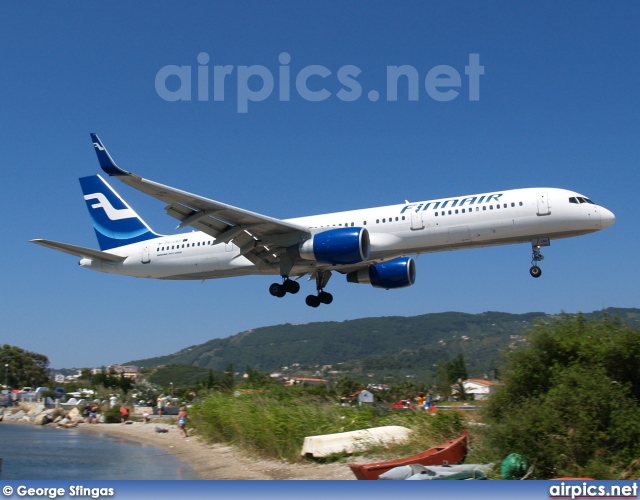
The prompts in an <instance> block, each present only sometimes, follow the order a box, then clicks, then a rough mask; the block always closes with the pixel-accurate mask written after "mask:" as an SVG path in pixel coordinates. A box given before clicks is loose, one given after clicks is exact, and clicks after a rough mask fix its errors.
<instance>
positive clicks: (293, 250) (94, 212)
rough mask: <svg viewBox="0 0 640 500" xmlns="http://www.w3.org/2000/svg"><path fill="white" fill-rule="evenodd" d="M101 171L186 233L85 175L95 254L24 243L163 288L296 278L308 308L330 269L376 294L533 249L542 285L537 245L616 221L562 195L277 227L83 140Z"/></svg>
mask: <svg viewBox="0 0 640 500" xmlns="http://www.w3.org/2000/svg"><path fill="white" fill-rule="evenodd" d="M91 138H92V139H93V146H94V148H95V151H96V153H97V155H98V160H99V162H100V166H101V167H102V170H103V171H104V172H105V173H107V174H109V175H110V176H113V177H115V178H117V179H118V180H120V181H122V182H124V183H125V184H127V185H129V186H131V187H133V188H135V189H138V190H139V191H142V192H143V193H146V194H148V195H150V196H153V197H154V198H157V199H158V200H160V201H162V202H164V203H166V206H165V210H166V212H167V214H169V215H170V216H172V217H175V218H176V219H178V221H180V223H179V225H178V227H177V229H182V228H185V227H187V226H191V228H193V229H195V231H192V232H188V233H179V234H174V235H168V236H163V235H160V234H157V233H155V232H154V231H153V230H151V228H150V227H149V226H148V225H147V224H145V222H144V221H143V220H142V219H141V218H140V217H139V216H138V215H137V214H136V213H135V212H134V211H133V209H132V208H131V207H129V205H127V203H126V202H125V201H124V200H123V199H122V198H120V196H119V195H118V194H117V193H116V192H115V191H114V190H113V189H112V188H111V186H109V184H107V182H105V180H104V179H103V178H102V177H100V176H99V175H92V176H89V177H82V178H81V179H80V185H81V186H82V192H83V193H84V199H85V200H86V203H87V207H88V209H89V213H90V214H91V219H92V221H93V227H94V228H95V231H96V235H97V237H98V242H99V244H100V250H99V251H98V250H92V249H89V248H83V247H78V246H75V245H68V244H65V243H58V242H55V241H50V240H43V239H37V240H31V241H32V242H33V243H37V244H39V245H43V246H46V247H49V248H53V249H54V250H59V251H61V252H65V253H69V254H71V255H76V256H78V257H81V260H80V265H81V266H83V267H86V268H89V269H93V270H96V271H102V272H105V273H112V274H122V275H125V276H135V277H138V278H156V279H166V280H205V279H212V278H226V277H231V276H244V275H249V274H270V275H278V276H280V277H281V280H280V281H278V282H276V283H273V284H272V285H271V286H270V287H269V292H270V293H271V295H273V296H275V297H284V296H285V295H286V294H288V293H289V294H295V293H298V291H299V290H300V284H299V282H298V280H299V279H300V278H301V277H303V276H305V275H309V276H310V279H315V282H316V290H317V293H316V294H315V295H309V296H307V298H306V303H307V304H308V305H309V306H311V307H318V306H319V305H320V304H321V303H322V304H330V303H331V301H332V300H333V297H332V295H331V294H330V293H328V292H326V291H325V287H326V286H327V282H328V281H329V278H330V277H331V275H332V273H333V272H334V271H335V272H337V273H340V274H344V275H345V276H346V278H347V281H348V282H350V283H363V284H367V285H372V286H374V287H377V288H385V289H391V288H401V287H406V286H411V285H413V284H414V282H415V279H416V263H415V260H414V259H413V257H411V255H419V254H422V253H430V252H439V251H443V250H455V249H463V248H479V247H486V246H492V245H508V244H513V243H530V244H531V246H532V261H531V268H530V270H529V272H530V273H531V276H533V277H534V278H539V277H540V275H541V273H542V271H541V269H540V267H539V265H538V263H539V262H540V261H541V260H542V259H543V256H542V254H541V252H540V249H541V247H544V246H548V245H549V243H550V241H551V240H553V239H560V238H569V237H572V236H580V235H583V234H587V233H593V232H595V231H600V230H601V229H604V228H606V227H609V226H610V225H611V224H613V223H614V221H615V216H614V215H613V213H611V212H610V211H609V210H607V209H606V208H604V207H601V206H599V205H597V204H596V203H594V202H593V201H591V200H590V199H589V198H587V197H586V196H583V195H581V194H579V193H575V192H573V191H567V190H566V189H557V188H544V187H539V188H527V189H513V190H508V191H495V192H491V193H482V194H473V195H466V196H457V197H454V198H442V199H437V200H427V201H420V202H415V203H409V202H405V203H401V204H399V205H391V206H385V207H377V208H367V209H361V210H352V211H348V212H336V213H329V214H323V215H313V216H309V217H299V218H295V219H285V220H280V219H274V218H272V217H268V216H266V215H261V214H258V213H254V212H250V211H249V210H245V209H242V208H237V207H234V206H231V205H227V204H226V203H222V202H219V201H215V200H210V199H208V198H204V197H202V196H198V195H195V194H191V193H187V192H185V191H181V190H179V189H175V188H172V187H169V186H164V185H162V184H159V183H157V182H153V181H150V180H147V179H144V178H142V177H140V176H139V175H136V174H133V173H131V172H127V171H125V170H123V169H121V168H120V167H118V166H117V165H116V163H115V162H114V161H113V159H112V158H111V155H109V153H108V152H107V150H106V148H105V147H104V145H103V144H102V142H101V141H100V139H99V138H98V136H97V135H95V134H91Z"/></svg>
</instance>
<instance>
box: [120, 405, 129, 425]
mask: <svg viewBox="0 0 640 500" xmlns="http://www.w3.org/2000/svg"><path fill="white" fill-rule="evenodd" d="M120 413H121V414H122V417H121V418H120V422H121V423H123V424H124V423H125V422H126V421H127V420H129V408H127V407H126V406H124V405H122V406H121V407H120Z"/></svg>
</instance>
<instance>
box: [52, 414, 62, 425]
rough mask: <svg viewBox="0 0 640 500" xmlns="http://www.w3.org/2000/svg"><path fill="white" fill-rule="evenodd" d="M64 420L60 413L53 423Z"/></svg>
mask: <svg viewBox="0 0 640 500" xmlns="http://www.w3.org/2000/svg"><path fill="white" fill-rule="evenodd" d="M62 420H63V418H62V415H58V416H57V417H56V418H54V419H53V423H54V424H57V423H59V422H61V421H62Z"/></svg>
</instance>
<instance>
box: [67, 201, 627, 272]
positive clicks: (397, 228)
mask: <svg viewBox="0 0 640 500" xmlns="http://www.w3.org/2000/svg"><path fill="white" fill-rule="evenodd" d="M571 198H573V199H574V200H575V199H576V198H579V199H582V200H585V199H586V198H585V197H584V196H582V195H580V194H578V193H575V192H572V191H568V190H565V189H557V188H528V189H514V190H510V191H496V192H494V193H486V194H478V195H470V196H460V197H456V198H443V199H438V200H429V201H423V202H416V203H403V204H399V205H390V206H385V207H377V208H369V209H362V210H353V211H348V212H339V213H330V214H323V215H314V216H309V217H300V218H296V219H288V220H287V221H285V222H291V223H294V224H296V225H298V226H304V227H307V228H309V230H310V232H311V233H312V234H315V233H319V232H322V231H326V230H328V229H334V228H339V227H351V226H353V227H364V228H366V229H367V230H368V232H369V236H370V242H371V255H370V259H369V260H368V261H366V262H363V263H360V264H358V265H356V266H354V265H348V266H341V265H328V264H322V263H318V262H315V261H305V260H301V259H298V260H297V262H296V264H295V265H294V267H293V269H292V270H291V272H290V275H291V276H296V275H302V274H305V273H313V272H314V271H316V270H318V269H324V270H337V271H342V272H347V271H350V270H352V269H354V267H362V266H364V265H366V264H368V263H376V262H381V261H384V260H389V259H394V258H397V257H400V256H403V255H411V254H421V253H430V252H440V251H444V250H454V249H462V248H478V247H484V246H492V245H506V244H513V243H528V242H532V241H533V240H537V239H543V238H548V239H550V240H551V239H558V238H568V237H572V236H579V235H583V234H587V233H592V232H595V231H599V230H601V229H604V228H606V227H608V226H609V225H611V224H612V223H613V221H614V220H615V217H614V215H613V214H612V213H611V212H610V211H609V210H607V209H606V208H603V207H601V206H599V205H596V204H593V203H592V202H590V200H587V201H586V202H581V203H580V202H579V203H576V202H575V201H573V202H570V199H571ZM109 253H113V254H115V255H120V256H126V257H127V258H126V259H125V260H124V261H122V262H117V263H107V262H104V261H95V260H91V259H82V260H81V261H80V265H82V266H84V267H88V268H90V269H94V270H97V271H102V272H107V273H114V274H122V275H127V276H136V277H140V278H156V279H176V280H178V279H179V280H188V279H211V278H223V277H230V276H241V275H248V274H274V275H277V274H279V273H280V267H279V266H277V265H272V266H263V267H257V266H255V265H254V264H253V263H252V262H250V261H249V260H248V259H247V258H245V257H244V256H242V255H240V249H239V248H238V247H237V246H235V245H234V244H233V243H226V244H225V243H220V244H216V242H215V239H214V238H213V237H211V236H209V235H207V234H205V233H202V232H190V233H183V234H175V235H171V236H161V237H158V238H155V239H151V240H147V241H143V242H140V243H135V244H132V245H127V246H122V247H119V248H115V249H113V250H110V251H109Z"/></svg>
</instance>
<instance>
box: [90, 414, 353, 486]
mask: <svg viewBox="0 0 640 500" xmlns="http://www.w3.org/2000/svg"><path fill="white" fill-rule="evenodd" d="M156 427H162V428H165V429H169V432H166V433H158V432H155V429H156ZM78 428H80V429H82V430H83V431H85V432H91V433H98V434H100V433H104V434H107V435H109V436H114V437H120V438H124V439H128V440H130V441H137V442H140V443H146V444H150V445H152V446H156V447H157V448H161V449H163V450H166V451H168V452H169V453H171V454H173V455H175V456H176V457H177V458H179V459H180V460H182V461H183V462H186V463H187V464H189V465H190V466H191V467H192V468H193V469H194V470H195V471H196V472H197V473H198V475H199V476H200V478H201V479H355V477H354V475H353V473H352V472H351V470H350V469H349V466H348V465H346V464H344V463H340V464H316V463H308V462H305V463H298V464H288V463H284V462H279V461H274V460H264V459H256V458H251V457H248V456H247V455H245V454H243V453H241V452H239V451H238V450H236V449H235V448H233V447H231V446H225V445H221V444H213V445H211V444H205V443H203V442H201V441H200V440H199V439H198V438H196V437H189V438H187V439H182V438H181V437H180V436H179V434H178V430H177V428H176V426H175V425H166V424H160V425H158V424H154V423H148V424H143V423H141V422H134V423H132V424H129V425H121V424H91V425H90V424H81V425H80V426H79V427H78Z"/></svg>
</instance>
